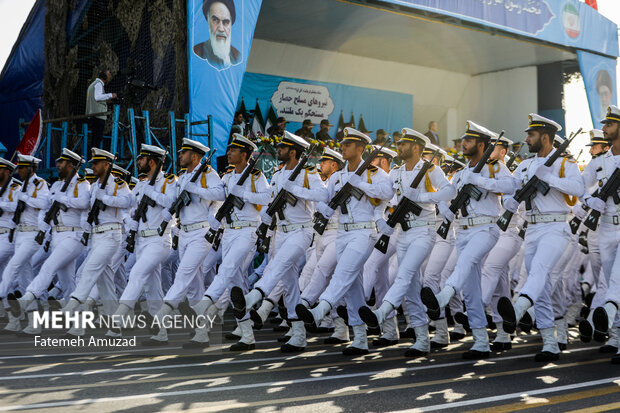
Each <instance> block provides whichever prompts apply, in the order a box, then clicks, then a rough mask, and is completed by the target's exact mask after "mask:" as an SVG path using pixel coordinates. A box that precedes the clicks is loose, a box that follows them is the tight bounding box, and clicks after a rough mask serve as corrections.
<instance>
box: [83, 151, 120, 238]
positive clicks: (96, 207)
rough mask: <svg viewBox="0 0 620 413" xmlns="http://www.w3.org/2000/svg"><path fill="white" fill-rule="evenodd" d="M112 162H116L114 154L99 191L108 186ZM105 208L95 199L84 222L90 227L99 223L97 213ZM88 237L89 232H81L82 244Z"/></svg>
mask: <svg viewBox="0 0 620 413" xmlns="http://www.w3.org/2000/svg"><path fill="white" fill-rule="evenodd" d="M114 162H116V155H114V159H112V162H110V166H109V168H108V170H107V171H106V173H105V176H104V177H103V182H102V183H101V188H100V189H99V190H100V191H105V189H106V187H107V186H108V181H109V180H110V174H112V167H113V166H114ZM105 208H106V207H105V204H104V203H103V202H101V200H99V199H95V202H94V203H93V206H92V207H90V210H89V211H88V217H87V218H86V222H88V224H89V225H90V226H91V227H92V226H93V224H95V225H99V213H100V212H101V211H105ZM89 238H90V233H89V232H84V233H83V234H82V240H81V241H82V244H83V245H88V239H89Z"/></svg>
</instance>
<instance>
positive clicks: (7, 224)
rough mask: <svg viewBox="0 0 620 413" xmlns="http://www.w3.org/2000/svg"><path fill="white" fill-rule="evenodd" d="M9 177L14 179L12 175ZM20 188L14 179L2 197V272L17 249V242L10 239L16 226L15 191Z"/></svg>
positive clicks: (0, 240) (0, 266)
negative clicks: (10, 232) (12, 229)
mask: <svg viewBox="0 0 620 413" xmlns="http://www.w3.org/2000/svg"><path fill="white" fill-rule="evenodd" d="M9 179H11V180H12V178H11V177H9ZM19 190H21V185H20V184H19V183H17V182H15V181H13V182H11V183H10V184H9V187H8V188H7V189H6V191H5V192H4V194H3V195H2V197H1V198H0V209H1V210H2V211H3V213H2V216H0V232H1V233H0V273H2V272H4V269H5V268H6V264H7V263H8V262H9V260H10V259H11V257H12V256H13V252H14V251H15V244H14V243H12V242H10V241H9V231H10V229H11V228H14V227H15V224H14V223H13V213H14V212H15V208H17V198H16V196H15V193H16V192H17V191H19Z"/></svg>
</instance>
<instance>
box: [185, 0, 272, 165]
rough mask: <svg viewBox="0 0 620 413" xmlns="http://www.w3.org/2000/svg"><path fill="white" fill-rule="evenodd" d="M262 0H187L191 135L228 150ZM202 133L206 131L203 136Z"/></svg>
mask: <svg viewBox="0 0 620 413" xmlns="http://www.w3.org/2000/svg"><path fill="white" fill-rule="evenodd" d="M261 4H262V0H188V1H187V5H188V6H187V7H188V13H187V14H188V19H187V20H188V30H189V33H188V39H189V42H188V49H189V50H188V55H189V104H190V118H191V121H192V122H197V121H203V120H207V118H208V116H209V115H211V116H212V120H213V121H212V131H211V136H209V137H207V136H206V135H207V133H208V126H207V124H202V125H196V126H194V127H192V133H193V134H194V135H192V136H191V137H190V138H192V139H195V140H198V141H201V142H203V143H206V144H208V145H210V146H211V148H212V149H213V148H217V150H218V156H221V155H223V154H224V153H225V152H226V145H227V143H228V137H229V133H230V127H231V125H232V122H233V117H234V115H235V109H236V105H237V96H238V95H239V90H240V89H241V82H242V80H243V74H244V72H245V68H246V66H247V62H248V57H249V55H250V48H251V46H252V38H253V36H254V28H255V27H256V21H257V19H258V14H259V12H260V8H261ZM203 135H204V136H203Z"/></svg>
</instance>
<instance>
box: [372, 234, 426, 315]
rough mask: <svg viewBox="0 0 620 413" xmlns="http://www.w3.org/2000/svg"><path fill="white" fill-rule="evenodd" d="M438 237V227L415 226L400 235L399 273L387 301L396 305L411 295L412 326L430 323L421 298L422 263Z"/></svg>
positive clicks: (398, 246) (409, 298) (398, 248)
mask: <svg viewBox="0 0 620 413" xmlns="http://www.w3.org/2000/svg"><path fill="white" fill-rule="evenodd" d="M435 238H436V232H435V227H434V226H426V227H417V228H411V229H409V231H406V232H402V233H401V234H400V235H399V237H398V242H397V254H398V274H397V275H396V279H395V280H394V283H393V284H392V286H391V287H390V289H389V290H388V292H387V293H386V295H385V298H384V301H387V302H389V303H390V304H392V307H394V308H396V307H398V306H399V305H400V303H401V301H402V299H403V297H407V302H408V303H409V305H408V308H409V309H410V311H409V320H410V323H411V326H412V327H420V326H423V325H426V323H427V320H426V310H425V308H424V304H422V299H421V298H420V290H421V288H422V281H421V277H420V266H421V265H422V262H423V261H424V260H425V259H426V257H427V256H428V254H430V253H431V251H432V250H433V247H434V245H435Z"/></svg>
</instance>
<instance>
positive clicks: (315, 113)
mask: <svg viewBox="0 0 620 413" xmlns="http://www.w3.org/2000/svg"><path fill="white" fill-rule="evenodd" d="M241 99H243V100H244V101H245V103H246V105H248V107H251V108H254V104H253V103H251V104H250V103H249V102H256V101H257V100H258V105H259V107H260V110H261V113H263V114H266V113H267V112H268V111H269V108H270V107H273V109H274V110H275V112H276V115H277V116H282V117H284V118H286V120H287V122H288V123H287V125H286V129H287V130H288V131H289V132H295V131H296V130H297V129H299V128H301V126H302V122H303V121H304V120H305V119H309V120H310V121H311V122H312V123H313V124H314V127H313V129H312V132H313V133H316V132H318V130H319V124H320V122H321V120H323V119H328V120H329V123H330V124H331V125H333V126H332V127H331V129H330V130H329V134H330V136H331V137H332V138H333V137H334V136H335V135H336V132H337V131H336V128H337V126H338V120H339V118H340V116H341V114H342V116H343V117H344V121H345V122H349V121H350V120H351V118H353V120H354V124H355V127H359V125H360V121H361V120H362V119H363V124H364V126H365V127H366V129H367V130H368V131H372V132H370V135H371V137H372V138H373V139H374V138H375V132H376V131H377V130H378V129H384V130H385V131H386V132H387V133H388V134H390V135H391V134H392V132H393V131H397V130H400V129H401V128H403V127H408V128H410V127H411V125H412V123H413V95H411V94H407V93H398V92H391V91H386V90H379V89H370V88H363V87H357V86H349V85H343V84H339V83H329V82H318V81H313V80H305V79H293V78H287V77H280V76H272V75H263V74H259V73H246V74H245V77H244V79H243V85H242V86H241V93H240V94H239V102H238V103H239V104H240V103H241Z"/></svg>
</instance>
